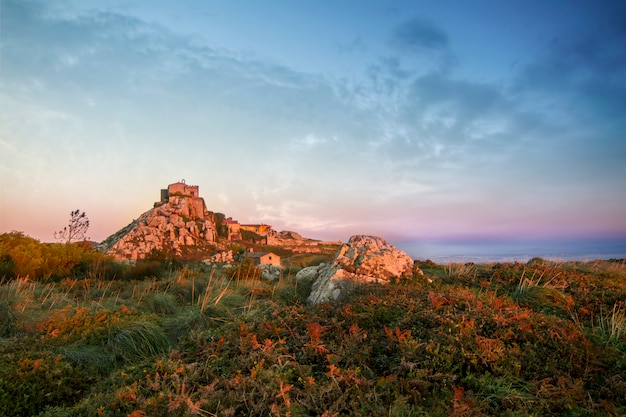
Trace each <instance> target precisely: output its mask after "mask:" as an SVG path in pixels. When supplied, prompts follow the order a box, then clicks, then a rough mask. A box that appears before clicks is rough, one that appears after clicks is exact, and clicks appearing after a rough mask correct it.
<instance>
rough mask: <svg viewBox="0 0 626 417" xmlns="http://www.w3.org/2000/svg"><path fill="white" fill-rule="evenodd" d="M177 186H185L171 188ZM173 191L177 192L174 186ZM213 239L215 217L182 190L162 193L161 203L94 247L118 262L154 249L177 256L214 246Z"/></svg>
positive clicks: (202, 203) (141, 255)
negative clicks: (185, 250) (190, 248)
mask: <svg viewBox="0 0 626 417" xmlns="http://www.w3.org/2000/svg"><path fill="white" fill-rule="evenodd" d="M178 184H183V185H185V184H184V183H176V184H173V185H174V186H176V185H178ZM170 187H171V186H170ZM185 187H189V186H185ZM192 187H193V186H192ZM171 189H172V188H170V191H171ZM173 189H174V190H177V187H173ZM195 191H197V187H195ZM216 238H217V232H216V227H215V219H214V215H213V213H210V212H209V211H208V210H207V208H206V205H205V203H204V199H202V198H200V197H199V196H198V195H197V193H195V194H191V191H189V189H185V188H183V191H174V192H171V193H162V200H161V201H160V202H158V203H155V207H154V208H153V209H151V210H148V211H147V212H145V213H143V214H142V215H141V216H139V218H138V219H136V220H134V221H133V222H132V223H130V224H129V225H128V226H126V227H124V228H123V229H121V230H120V231H118V232H117V233H114V234H113V235H111V236H109V237H108V238H106V239H105V240H103V241H102V242H101V243H99V244H98V245H97V246H96V248H97V249H100V250H102V251H104V252H106V253H108V254H110V255H113V256H114V257H115V258H116V259H118V260H137V259H143V258H145V257H146V256H147V255H148V254H150V253H151V252H152V251H154V250H158V251H163V250H167V251H170V250H171V251H174V252H175V253H177V254H180V253H181V248H182V247H183V246H195V247H203V246H208V245H209V244H214V243H215V241H216Z"/></svg>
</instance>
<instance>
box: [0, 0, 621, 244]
mask: <svg viewBox="0 0 626 417" xmlns="http://www.w3.org/2000/svg"><path fill="white" fill-rule="evenodd" d="M625 45H626V4H625V3H624V2H622V1H609V0H607V1H601V2H599V1H592V0H589V1H579V0H567V1H566V0H562V1H558V0H553V1H543V0H541V1H535V0H526V1H512V0H501V1H495V0H475V1H471V2H467V1H460V0H457V1H451V0H441V1H420V0H411V1H391V2H390V1H371V0H359V1H356V0H345V1H330V0H321V1H314V2H293V1H286V0H280V1H279V0H268V1H263V2H253V1H240V2H233V1H225V0H224V1H209V0H207V1H191V0H180V1H176V2H173V1H166V0H150V1H148V0H145V1H140V0H137V1H127V0H99V1H89V0H45V1H38V0H35V1H31V0H19V1H15V0H1V1H0V186H1V201H0V232H8V231H12V230H16V231H22V232H24V233H25V234H27V235H29V236H32V237H35V238H37V239H40V240H42V241H53V232H54V231H55V230H59V229H61V228H62V227H63V226H64V225H66V224H67V222H68V219H69V213H70V212H71V211H72V210H75V209H80V210H81V211H84V212H86V213H87V215H88V217H89V219H90V221H91V228H90V231H89V237H90V238H91V239H92V240H94V241H99V240H102V239H104V238H106V237H107V236H108V235H110V234H112V233H114V232H116V231H117V230H119V229H120V228H122V227H123V226H125V225H127V224H128V223H130V222H131V221H132V220H133V219H135V218H137V217H139V215H140V214H141V213H143V212H145V211H147V210H149V209H150V208H151V207H152V205H153V203H154V202H155V201H157V200H158V199H159V198H160V189H161V188H165V187H167V185H168V184H170V183H174V182H177V181H179V180H182V179H184V180H185V181H186V183H187V184H192V185H199V187H200V195H201V196H202V197H204V199H205V201H206V204H207V206H208V209H209V210H211V211H215V212H221V213H225V214H226V215H227V216H232V217H233V218H234V219H237V220H239V221H240V222H242V223H267V224H271V225H273V227H274V228H275V229H277V230H294V231H298V232H299V233H301V234H303V235H305V236H308V237H313V238H318V239H326V240H341V241H346V240H347V239H348V238H349V237H350V236H351V235H354V234H372V235H378V236H381V237H383V238H385V239H387V240H389V241H390V242H392V243H399V244H408V243H411V244H418V246H419V243H420V242H422V243H424V242H437V244H441V243H442V242H443V243H446V242H484V241H489V242H500V241H502V242H504V241H507V242H508V241H524V242H532V241H543V240H554V241H565V240H577V241H584V240H594V241H603V240H606V241H614V240H616V239H617V240H620V239H621V241H622V242H623V241H626V138H625V137H624V136H625V134H626V47H625ZM417 250H418V251H419V247H418V249H417Z"/></svg>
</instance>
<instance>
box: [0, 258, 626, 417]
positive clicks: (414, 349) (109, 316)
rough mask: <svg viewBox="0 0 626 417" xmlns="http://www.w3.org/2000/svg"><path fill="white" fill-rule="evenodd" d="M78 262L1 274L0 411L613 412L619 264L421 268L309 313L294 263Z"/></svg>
mask: <svg viewBox="0 0 626 417" xmlns="http://www.w3.org/2000/svg"><path fill="white" fill-rule="evenodd" d="M55 250H61V249H59V248H56V249H55ZM81 254H82V255H80V257H81V259H82V260H83V263H82V264H81V263H80V262H79V263H77V264H76V265H79V264H81V265H82V266H81V267H79V268H78V269H75V268H70V271H69V272H68V271H67V270H64V271H63V273H57V274H52V273H49V274H46V276H38V277H37V278H32V276H31V277H26V275H20V274H14V275H8V274H6V276H5V278H3V279H2V282H1V284H0V415H5V416H37V415H39V416H133V417H138V416H194V415H198V416H239V415H245V416H247V415H254V416H302V415H307V416H340V415H362V416H422V415H423V416H427V415H428V416H437V415H440V416H447V415H456V416H479V415H505V416H506V415H508V416H518V415H519V416H527V415H531V414H532V415H534V416H541V415H607V416H613V415H623V414H625V413H626V314H625V310H624V302H625V301H626V264H625V263H624V262H623V261H597V262H585V263H578V262H563V263H555V262H548V261H544V260H541V259H534V260H532V261H530V262H528V263H526V264H519V263H509V264H487V265H473V264H448V265H437V264H434V263H432V262H429V261H426V262H420V267H421V268H422V269H423V270H424V272H425V276H424V277H416V278H415V279H410V280H406V281H402V282H396V283H393V284H391V285H387V286H382V285H364V286H361V287H359V288H358V289H357V290H356V292H354V293H353V294H351V295H350V296H349V297H346V298H345V299H344V300H341V301H339V302H337V303H333V304H321V305H317V306H310V305H307V304H306V303H305V301H304V300H305V299H306V297H307V295H308V292H309V290H310V283H307V282H297V281H296V280H295V278H294V275H295V272H297V270H298V268H295V267H292V268H291V270H290V271H289V272H285V273H284V274H283V276H282V277H281V278H280V279H279V280H278V281H276V282H273V283H269V282H264V281H260V280H258V278H257V277H258V276H259V275H258V274H256V273H251V271H250V268H254V267H251V266H250V265H243V266H241V267H239V268H224V267H221V266H220V267H212V266H207V265H204V264H200V263H198V264H187V265H172V264H171V263H169V262H168V263H167V264H163V265H160V267H159V268H157V267H156V266H155V265H154V264H151V266H150V268H148V267H146V266H145V265H144V266H143V267H142V266H141V265H140V264H138V265H136V266H135V267H134V268H136V269H134V270H133V273H132V274H131V273H130V271H129V268H130V267H128V266H120V265H118V266H112V265H114V264H112V263H110V262H111V261H110V260H106V259H105V258H100V255H98V254H94V253H91V251H90V250H88V249H86V248H85V249H84V252H81ZM4 255H5V257H4V258H3V259H4V262H5V264H6V265H8V266H6V265H5V266H6V268H9V267H10V268H12V269H10V270H11V271H13V272H15V270H16V268H18V267H19V266H20V265H18V264H19V261H18V262H16V261H15V259H14V258H12V257H11V258H10V259H8V258H7V257H6V254H4ZM83 257H84V259H83ZM88 261H89V262H88ZM11 262H12V264H11ZM115 268H118V269H117V270H118V271H121V272H120V273H121V274H122V275H121V276H123V279H120V278H119V277H116V276H115V274H114V273H113V272H112V271H115V270H116V269H115ZM137 268H138V269H137ZM244 269H245V270H244ZM72 271H73V272H72ZM63 274H66V276H63Z"/></svg>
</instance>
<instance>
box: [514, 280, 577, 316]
mask: <svg viewBox="0 0 626 417" xmlns="http://www.w3.org/2000/svg"><path fill="white" fill-rule="evenodd" d="M525 272H526V271H524V272H522V276H521V278H520V281H519V284H518V285H517V288H516V289H515V291H514V292H513V296H512V298H513V300H514V301H515V302H516V303H518V304H522V305H527V306H530V307H534V308H546V307H552V308H567V307H569V305H570V303H571V299H570V298H569V297H568V296H567V295H566V294H565V293H563V292H562V291H561V290H560V289H559V288H562V287H557V286H555V285H553V284H552V282H553V281H554V279H555V278H556V277H557V276H558V275H559V274H556V275H555V276H553V277H552V278H551V279H550V280H548V281H546V282H543V283H542V282H541V280H542V279H543V276H544V273H543V272H542V273H541V274H540V275H539V276H538V277H536V275H537V273H536V272H534V273H533V276H532V277H530V278H526V277H525V276H524V275H525Z"/></svg>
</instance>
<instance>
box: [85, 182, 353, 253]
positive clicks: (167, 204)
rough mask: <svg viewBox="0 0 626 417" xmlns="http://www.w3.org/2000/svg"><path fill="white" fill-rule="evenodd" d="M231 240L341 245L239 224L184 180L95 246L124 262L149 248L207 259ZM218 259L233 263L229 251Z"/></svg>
mask: <svg viewBox="0 0 626 417" xmlns="http://www.w3.org/2000/svg"><path fill="white" fill-rule="evenodd" d="M233 242H244V243H251V244H260V245H268V246H277V247H281V248H283V249H285V250H287V251H290V252H293V253H316V252H317V253H319V252H321V251H322V250H324V249H327V248H326V247H325V246H328V245H336V246H339V245H340V244H341V242H322V241H319V240H314V239H308V238H305V237H303V236H301V235H300V234H298V233H296V232H289V231H282V232H277V231H275V230H273V229H272V227H271V226H270V225H266V224H240V223H239V222H238V221H236V220H233V219H232V218H230V217H228V218H226V216H225V215H223V214H221V213H213V212H211V211H209V210H207V207H206V204H205V202H204V199H203V198H201V197H200V195H199V187H198V186H197V185H187V184H186V183H185V181H184V180H182V181H179V182H176V183H173V184H170V185H169V186H168V187H167V188H166V189H162V190H161V199H160V201H158V202H156V203H154V208H152V209H150V210H148V211H147V212H145V213H143V214H142V215H141V216H139V218H138V219H136V220H133V221H132V222H131V223H130V224H129V225H128V226H126V227H124V228H122V229H121V230H119V231H118V232H116V233H114V234H112V235H111V236H109V237H108V238H106V239H105V240H103V241H102V242H100V243H99V244H98V245H97V246H96V248H97V249H99V250H101V251H103V252H106V253H107V254H109V255H112V256H113V257H115V259H117V260H127V261H136V260H138V259H144V258H146V257H147V256H149V255H150V253H152V252H153V251H166V252H173V253H174V254H176V255H182V254H183V252H184V249H186V248H193V249H194V250H196V251H200V252H203V253H204V252H205V253H206V255H207V258H208V257H209V255H211V254H214V253H216V252H217V255H220V254H221V253H223V252H221V251H225V250H227V247H228V245H229V243H233ZM222 258H223V259H222ZM219 260H220V261H226V262H229V260H230V261H232V254H231V256H230V257H224V256H222V257H220V258H219Z"/></svg>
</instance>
